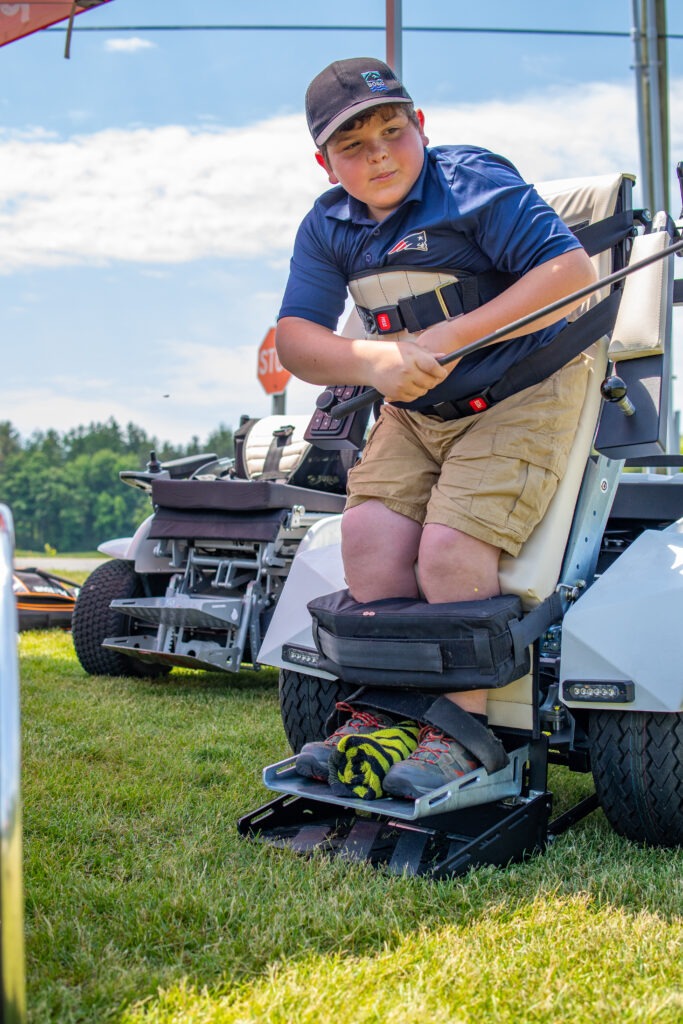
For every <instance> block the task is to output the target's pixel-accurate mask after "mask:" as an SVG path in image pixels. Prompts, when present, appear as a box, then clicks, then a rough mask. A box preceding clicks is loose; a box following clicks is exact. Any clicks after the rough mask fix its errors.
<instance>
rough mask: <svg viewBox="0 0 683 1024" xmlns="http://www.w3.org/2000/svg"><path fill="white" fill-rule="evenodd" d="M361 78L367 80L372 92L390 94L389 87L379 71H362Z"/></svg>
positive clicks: (366, 82)
mask: <svg viewBox="0 0 683 1024" xmlns="http://www.w3.org/2000/svg"><path fill="white" fill-rule="evenodd" d="M361 78H363V79H365V84H366V85H367V87H368V89H371V90H372V92H389V86H388V85H387V84H386V82H385V81H384V79H383V78H382V76H381V75H380V73H379V71H361Z"/></svg>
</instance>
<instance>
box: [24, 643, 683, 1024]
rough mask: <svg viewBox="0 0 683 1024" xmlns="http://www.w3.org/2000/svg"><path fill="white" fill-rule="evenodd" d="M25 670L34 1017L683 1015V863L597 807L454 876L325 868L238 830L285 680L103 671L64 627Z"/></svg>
mask: <svg viewBox="0 0 683 1024" xmlns="http://www.w3.org/2000/svg"><path fill="white" fill-rule="evenodd" d="M20 665H21V676H22V715H23V760H24V769H23V782H22V784H23V800H24V855H25V859H24V884H25V891H26V928H27V976H28V977H27V981H28V1003H29V1016H30V1021H31V1022H33V1024H47V1022H52V1021H54V1022H57V1024H70V1022H76V1021H78V1022H93V1024H99V1022H108V1021H116V1022H120V1024H162V1022H163V1024H181V1022H182V1024H209V1022H216V1024H218V1022H220V1024H222V1022H245V1021H268V1022H271V1021H272V1022H293V1024H308V1022H328V1021H329V1022H332V1024H336V1022H337V1021H344V1022H347V1021H349V1022H353V1024H356V1022H366V1021H367V1022H378V1024H384V1022H388V1024H394V1022H396V1024H399V1022H400V1024H402V1022H405V1021H419V1022H421V1024H422V1022H424V1024H441V1022H443V1024H459V1022H467V1024H489V1022H490V1024H501V1022H515V1024H516V1022H527V1021H528V1022H536V1021H543V1022H558V1021H567V1022H569V1021H571V1022H572V1024H574V1022H576V1024H583V1022H586V1024H588V1022H591V1024H594V1022H596V1021H597V1022H599V1021H609V1022H610V1024H617V1022H619V1024H623V1022H626V1024H628V1022H636V1021H638V1022H646V1021H647V1022H650V1021H654V1022H661V1024H664V1022H672V1024H673V1022H676V1024H680V1022H681V1020H683V985H682V983H681V961H682V952H683V949H682V947H683V925H682V917H683V887H682V886H683V881H682V880H683V851H676V852H672V851H666V850H654V849H641V848H638V847H636V846H634V845H632V844H630V843H628V842H626V841H625V840H622V839H620V838H619V837H617V836H616V835H615V834H614V833H613V832H612V831H611V830H610V828H609V826H608V825H607V824H606V822H605V820H604V818H603V816H602V813H601V812H596V813H594V814H592V815H590V816H589V817H588V818H587V819H585V820H584V822H582V823H581V824H580V825H579V826H577V827H576V828H574V829H573V830H571V831H570V832H568V833H566V834H565V835H564V836H562V837H561V838H560V839H558V840H557V841H556V842H555V843H554V845H553V846H552V848H551V849H550V850H549V851H548V852H547V853H546V854H544V855H543V856H539V857H536V858H533V859H532V860H530V861H528V862H527V863H525V864H522V865H517V866H513V867H510V868H508V869H506V870H496V869H492V868H484V869H480V870H478V871H474V872H471V873H470V874H468V875H467V876H465V877H463V878H457V879H453V880H450V881H447V882H438V883H434V882H429V881H427V880H425V879H408V878H396V877H389V876H385V875H383V874H381V873H377V872H374V871H373V870H372V869H370V868H368V867H367V866H365V865H356V866H350V865H344V864H342V863H340V862H336V861H327V860H325V859H324V858H322V857H316V858H314V859H313V860H311V861H306V860H304V859H303V858H300V857H297V856H296V855H294V854H292V853H291V852H289V851H281V850H275V849H270V848H267V847H264V846H261V845H258V844H256V843H252V842H249V841H246V840H244V839H241V838H240V837H239V836H238V834H237V831H236V827H235V822H236V819H237V817H238V816H239V815H241V814H242V813H244V812H246V811H248V810H252V809H254V808H255V807H257V806H258V805H259V804H260V803H263V802H265V801H266V800H267V799H269V795H268V793H267V791H266V790H264V789H263V787H262V784H261V781H260V779H261V769H262V767H263V765H265V764H267V763H270V762H272V761H275V760H278V759H280V758H282V757H284V756H286V755H287V753H288V749H287V745H286V741H285V739H284V735H283V732H282V729H281V726H280V722H279V713H278V706H277V677H276V674H275V673H274V672H273V671H271V670H266V671H263V672H260V673H249V672H245V673H243V674H242V675H240V676H239V677H238V678H236V679H232V678H231V677H228V676H223V675H217V674H209V673H194V672H190V671H183V670H179V669H176V670H175V671H174V672H173V673H172V675H171V676H170V678H169V679H167V680H166V681H163V682H147V681H141V680H133V679H123V680H121V679H118V680H114V679H109V678H91V677H88V676H86V675H85V674H84V672H83V671H82V669H81V668H80V666H79V664H78V662H77V661H76V658H75V656H74V653H73V648H72V645H71V638H70V636H69V635H65V634H60V633H47V632H45V633H28V634H23V635H22V636H21V640H20ZM587 784H588V780H587V779H586V778H585V777H583V776H568V774H567V773H566V772H564V771H562V770H560V769H557V770H556V771H555V772H554V776H553V787H554V789H555V793H556V798H557V802H558V804H559V805H560V806H562V805H563V804H566V803H567V802H568V801H569V800H571V799H572V798H573V797H574V796H575V795H577V794H581V793H582V792H584V791H586V787H587Z"/></svg>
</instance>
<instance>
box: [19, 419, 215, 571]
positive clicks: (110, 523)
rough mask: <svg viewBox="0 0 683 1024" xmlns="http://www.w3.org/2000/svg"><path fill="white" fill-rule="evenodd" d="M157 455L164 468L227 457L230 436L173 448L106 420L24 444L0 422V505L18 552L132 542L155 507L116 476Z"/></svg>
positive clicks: (212, 436)
mask: <svg viewBox="0 0 683 1024" xmlns="http://www.w3.org/2000/svg"><path fill="white" fill-rule="evenodd" d="M152 451H154V452H155V453H156V456H157V458H158V459H159V460H160V461H162V462H163V461H166V460H169V459H178V458H181V457H182V456H184V455H196V454H199V453H200V452H212V453H214V454H216V455H218V456H219V457H221V458H222V457H224V456H230V455H232V454H233V435H232V430H231V429H230V428H229V427H226V426H225V425H223V424H221V426H220V427H218V429H217V430H215V431H213V432H212V433H211V434H209V436H208V437H207V439H206V441H205V442H204V443H201V442H200V440H199V438H198V437H196V436H195V437H192V439H191V440H190V441H189V443H188V444H187V445H173V444H170V443H169V442H167V441H161V442H160V441H159V440H158V439H157V438H155V437H151V436H149V435H148V434H147V433H146V431H144V430H143V429H142V428H141V427H138V426H136V425H135V424H133V423H129V424H128V425H127V426H126V427H125V428H122V427H121V426H119V424H118V423H117V422H116V420H114V419H109V420H107V422H106V423H91V424H90V425H89V426H87V427H83V426H81V427H76V428H75V429H73V430H69V431H67V432H66V433H62V434H60V433H58V432H57V431H56V430H46V431H37V432H35V433H34V434H32V435H31V436H30V437H29V438H27V439H25V440H22V438H21V437H20V435H19V433H18V431H17V430H15V428H14V427H13V426H12V424H11V423H10V422H9V421H7V420H5V421H0V502H2V503H4V504H5V505H8V506H9V508H10V509H11V511H12V516H13V519H14V527H15V533H16V547H17V548H18V549H24V550H29V551H40V552H42V551H50V550H55V551H62V552H67V551H68V552H72V551H73V552H77V551H93V550H95V549H96V548H97V545H98V544H101V543H102V542H103V541H105V540H110V539H111V538H113V537H128V536H130V535H131V534H132V533H133V532H134V531H135V529H136V527H137V526H138V525H139V524H140V523H141V522H142V520H143V519H144V518H145V517H146V516H147V515H149V513H150V511H151V506H150V503H149V498H148V496H147V495H146V494H145V493H144V492H143V491H141V490H140V489H139V488H135V487H128V486H126V485H125V484H123V483H121V481H120V480H119V473H120V472H121V470H131V469H133V470H134V469H144V468H145V466H146V464H147V462H148V460H149V457H150V452H152Z"/></svg>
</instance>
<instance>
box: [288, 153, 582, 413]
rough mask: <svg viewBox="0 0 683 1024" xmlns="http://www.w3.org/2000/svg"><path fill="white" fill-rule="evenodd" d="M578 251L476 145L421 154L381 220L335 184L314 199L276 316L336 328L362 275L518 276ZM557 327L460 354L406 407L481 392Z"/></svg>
mask: <svg viewBox="0 0 683 1024" xmlns="http://www.w3.org/2000/svg"><path fill="white" fill-rule="evenodd" d="M577 248H580V243H579V242H578V240H577V239H576V237H575V236H574V235H573V234H572V233H571V231H570V230H569V228H568V227H567V226H566V225H565V224H564V222H563V221H562V220H560V218H559V217H558V216H557V214H556V213H555V212H554V210H553V209H552V208H551V207H550V206H549V205H548V204H547V203H546V202H545V201H544V200H543V199H541V197H540V196H539V195H538V193H537V192H536V190H535V189H534V188H533V186H531V185H529V184H527V183H526V182H525V181H524V180H523V179H522V178H521V177H520V175H519V173H518V172H517V170H516V169H515V168H514V167H513V165H512V164H511V163H510V162H509V161H508V160H506V159H504V158H503V157H501V156H497V155H495V154H493V153H490V152H489V151H488V150H485V149H481V148H479V147H475V146H440V147H436V148H434V149H426V150H425V160H424V165H423V168H422V171H421V173H420V176H419V178H418V180H417V181H416V182H415V185H414V186H413V188H412V189H411V190H410V192H409V193H408V195H407V196H406V198H405V199H404V200H403V203H402V204H401V206H400V207H399V208H398V209H396V210H394V211H393V213H391V214H389V216H388V217H386V218H385V219H384V220H383V221H381V222H380V223H378V222H377V221H375V220H373V219H372V218H371V217H370V216H369V214H368V211H367V207H366V206H365V204H364V203H360V202H358V201H357V200H356V199H354V197H353V196H350V195H349V194H348V193H347V192H346V191H345V190H344V189H343V188H342V187H341V186H340V185H338V186H336V187H335V188H332V189H330V190H329V191H327V192H325V193H324V194H323V195H322V196H320V198H319V199H318V200H317V201H316V203H315V205H314V206H313V209H312V210H311V211H310V213H308V215H307V216H306V217H305V218H304V220H303V222H302V224H301V226H300V227H299V230H298V232H297V236H296V241H295V243H294V253H293V256H292V260H291V263H290V274H289V280H288V282H287V288H286V290H285V295H284V298H283V301H282V306H281V309H280V313H279V317H285V316H296V317H302V318H303V319H305V320H311V321H313V322H314V323H317V324H320V325H321V326H323V327H327V328H329V329H330V330H335V329H336V327H337V324H338V321H339V317H340V316H341V315H342V312H343V311H344V307H345V303H346V297H347V284H348V282H349V281H351V280H353V279H355V278H357V277H361V276H363V275H367V274H368V273H372V274H375V273H381V271H382V270H397V269H401V268H414V269H417V270H450V271H451V272H452V273H454V274H456V275H457V274H458V273H459V272H460V273H462V272H468V273H473V274H479V273H483V272H484V271H487V270H499V271H503V272H505V273H508V274H516V275H521V274H525V273H527V272H528V271H529V270H531V269H533V268H534V267H537V266H539V265H540V264H542V263H545V262H546V261H547V260H549V259H552V258H554V257H556V256H559V255H561V254H562V253H565V252H569V251H570V250H571V249H577ZM487 297H491V296H487ZM539 304H540V303H539ZM563 325H564V321H560V322H558V323H557V324H553V325H552V326H551V327H548V328H546V329H544V330H542V331H537V332H536V333H534V334H528V335H525V336H524V337H519V338H514V339H511V340H510V341H507V342H502V343H500V344H498V345H494V346H491V347H490V348H486V349H483V350H481V351H480V352H475V353H473V354H472V355H470V356H466V357H465V358H464V359H463V360H462V361H461V362H460V363H459V364H458V366H457V367H456V368H455V370H454V372H453V373H451V374H450V375H449V377H447V378H446V380H445V381H443V382H442V383H441V384H439V385H438V386H437V387H436V388H434V389H432V390H431V391H429V392H428V393H427V394H426V395H423V396H422V397H421V398H419V399H418V400H417V401H416V402H412V403H410V405H409V406H408V408H415V409H419V408H421V407H422V406H424V405H428V404H431V403H434V402H441V401H446V400H448V399H457V398H463V397H466V396H467V395H470V394H473V393H475V392H477V391H481V390H483V389H484V388H485V387H487V386H489V385H491V384H493V383H495V382H496V381H497V380H499V379H500V378H501V377H502V376H503V374H504V373H505V371H506V370H508V369H509V368H510V367H511V366H513V365H514V364H515V363H517V362H519V361H520V360H521V359H523V358H524V357H525V356H526V355H528V354H529V353H531V352H533V351H535V350H536V349H537V348H541V347H542V346H544V345H547V344H548V342H549V341H551V340H552V338H554V337H555V335H556V334H557V332H558V331H559V330H560V329H561V327H562V326H563ZM330 383H333V382H330ZM397 404H398V403H397Z"/></svg>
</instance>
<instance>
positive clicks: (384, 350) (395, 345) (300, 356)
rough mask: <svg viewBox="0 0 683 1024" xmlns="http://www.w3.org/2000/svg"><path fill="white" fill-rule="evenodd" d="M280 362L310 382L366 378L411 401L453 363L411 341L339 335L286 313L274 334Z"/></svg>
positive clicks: (385, 391)
mask: <svg viewBox="0 0 683 1024" xmlns="http://www.w3.org/2000/svg"><path fill="white" fill-rule="evenodd" d="M275 344H276V348H277V354H278V358H279V360H280V362H281V363H282V365H283V366H284V367H285V368H286V369H287V370H289V371H290V372H291V373H293V374H294V376H295V377H299V378H300V379H301V380H305V381H308V382H309V384H323V385H326V384H367V385H370V386H371V387H374V388H376V389H377V390H378V391H379V392H380V394H382V395H385V396H386V397H387V398H388V399H390V400H393V401H396V402H412V401H413V400H414V399H416V398H419V397H420V396H421V395H424V394H425V392H427V391H429V390H430V389H431V388H433V387H435V386H436V385H437V384H438V383H440V381H442V380H443V379H444V378H445V377H446V376H448V374H449V373H450V370H451V369H452V368H451V367H449V366H441V365H440V364H439V363H438V362H437V359H436V357H437V356H439V355H443V354H444V352H445V351H446V350H445V349H443V350H439V351H435V352H431V351H427V350H426V349H425V348H423V347H421V346H420V345H416V344H414V342H412V341H403V342H397V341H386V340H384V341H374V340H372V339H366V338H342V337H340V336H339V335H338V334H335V333H334V332H333V331H330V330H328V329H327V328H326V327H322V326H321V325H320V324H316V323H313V321H311V320H304V319H303V318H302V317H296V316H285V317H282V319H281V320H279V321H278V325H277V330H276V334H275Z"/></svg>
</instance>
